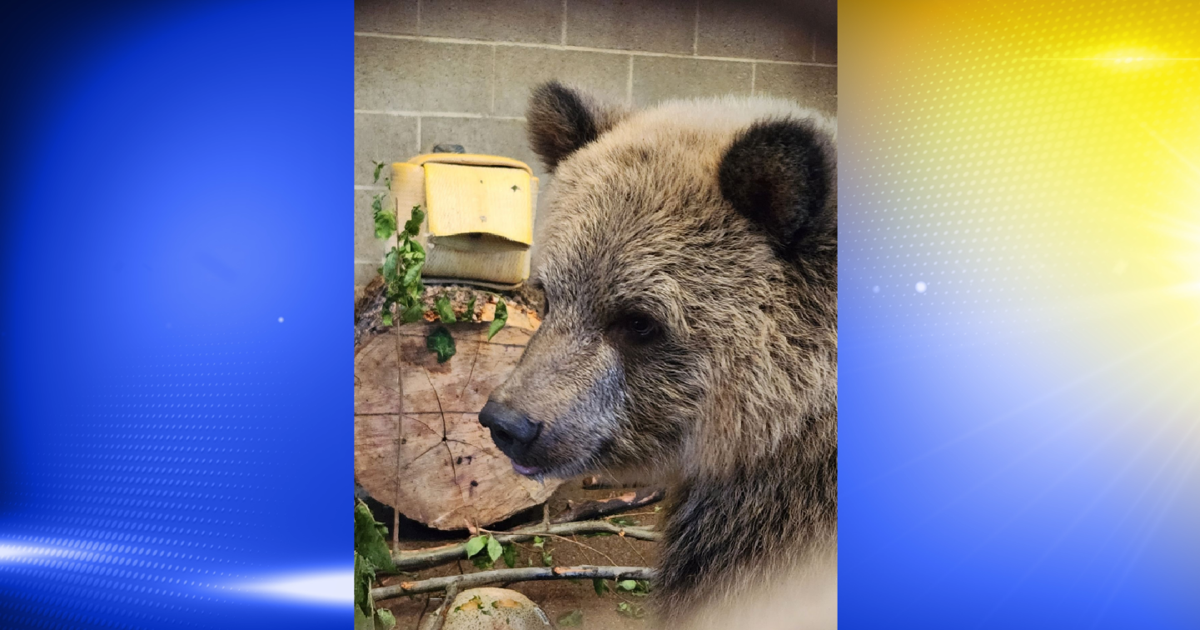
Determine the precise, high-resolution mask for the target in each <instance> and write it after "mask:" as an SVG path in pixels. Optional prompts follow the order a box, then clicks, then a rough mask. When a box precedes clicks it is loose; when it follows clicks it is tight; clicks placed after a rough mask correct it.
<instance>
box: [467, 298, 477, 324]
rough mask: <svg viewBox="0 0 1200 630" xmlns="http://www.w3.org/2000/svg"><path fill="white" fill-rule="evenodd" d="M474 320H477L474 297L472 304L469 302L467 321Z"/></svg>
mask: <svg viewBox="0 0 1200 630" xmlns="http://www.w3.org/2000/svg"><path fill="white" fill-rule="evenodd" d="M473 319H475V298H473V297H472V298H471V301H470V302H467V316H466V320H467V321H471V320H473Z"/></svg>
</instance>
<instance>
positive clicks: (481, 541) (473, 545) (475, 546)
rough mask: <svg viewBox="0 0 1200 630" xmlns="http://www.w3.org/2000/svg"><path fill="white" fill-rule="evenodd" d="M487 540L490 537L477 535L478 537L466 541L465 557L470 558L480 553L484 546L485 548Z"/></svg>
mask: <svg viewBox="0 0 1200 630" xmlns="http://www.w3.org/2000/svg"><path fill="white" fill-rule="evenodd" d="M488 538H490V536H486V535H479V536H474V537H472V538H471V540H468V541H467V557H468V558H470V557H471V556H473V555H475V554H477V553H479V552H480V551H482V550H483V548H484V547H485V546H487V539H488Z"/></svg>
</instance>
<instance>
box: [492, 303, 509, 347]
mask: <svg viewBox="0 0 1200 630" xmlns="http://www.w3.org/2000/svg"><path fill="white" fill-rule="evenodd" d="M507 321H508V307H507V306H505V305H504V300H498V301H497V302H496V319H493V320H492V325H491V326H488V341H491V340H492V337H495V336H496V333H498V332H500V329H501V328H504V324H505V323H506V322H507Z"/></svg>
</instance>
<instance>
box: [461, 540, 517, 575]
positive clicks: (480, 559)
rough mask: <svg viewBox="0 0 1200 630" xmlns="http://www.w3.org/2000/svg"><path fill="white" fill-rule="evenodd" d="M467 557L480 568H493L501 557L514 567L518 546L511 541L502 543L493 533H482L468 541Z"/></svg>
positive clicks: (510, 566) (505, 562)
mask: <svg viewBox="0 0 1200 630" xmlns="http://www.w3.org/2000/svg"><path fill="white" fill-rule="evenodd" d="M481 552H484V553H481ZM467 557H468V558H470V559H471V561H472V562H474V563H475V566H476V567H478V568H480V569H490V568H492V566H493V565H494V564H496V560H498V559H499V558H504V564H507V565H508V566H509V568H512V567H514V566H516V564H517V548H516V546H514V545H513V544H511V543H509V544H507V545H502V544H500V541H498V540H496V537H495V536H492V535H491V534H480V535H478V536H472V537H471V539H470V540H468V541H467Z"/></svg>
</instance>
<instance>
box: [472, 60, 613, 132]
mask: <svg viewBox="0 0 1200 630" xmlns="http://www.w3.org/2000/svg"><path fill="white" fill-rule="evenodd" d="M551 79H557V80H559V81H562V82H563V83H564V84H567V85H572V86H576V87H579V88H582V89H585V90H587V91H588V92H589V93H591V94H594V95H596V96H598V97H602V98H606V99H608V100H611V101H613V102H616V103H624V102H625V92H626V87H627V83H628V80H629V57H628V56H627V55H620V54H610V53H595V52H577V51H562V50H550V49H542V48H516V47H508V46H501V47H498V48H497V49H496V79H495V80H496V104H495V109H494V110H493V114H495V115H497V116H524V115H525V108H526V106H527V105H528V104H529V94H530V91H531V90H532V89H533V88H534V86H536V85H538V84H539V83H543V82H545V81H549V80H551Z"/></svg>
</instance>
